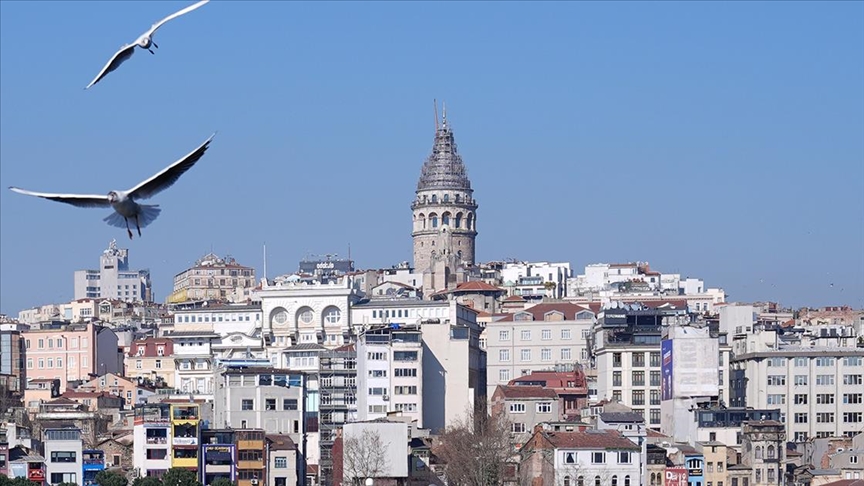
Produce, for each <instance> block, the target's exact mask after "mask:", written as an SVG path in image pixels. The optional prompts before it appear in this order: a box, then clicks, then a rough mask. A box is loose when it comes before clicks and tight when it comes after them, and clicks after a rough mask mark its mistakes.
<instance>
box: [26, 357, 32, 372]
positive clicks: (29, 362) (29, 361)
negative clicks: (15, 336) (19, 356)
mask: <svg viewBox="0 0 864 486" xmlns="http://www.w3.org/2000/svg"><path fill="white" fill-rule="evenodd" d="M27 369H28V370H32V369H33V358H27Z"/></svg>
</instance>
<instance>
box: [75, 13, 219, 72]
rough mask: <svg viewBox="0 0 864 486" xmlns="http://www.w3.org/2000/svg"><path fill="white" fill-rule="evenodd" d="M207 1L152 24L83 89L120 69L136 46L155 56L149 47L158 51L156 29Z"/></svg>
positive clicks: (123, 48)
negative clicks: (154, 36) (154, 39)
mask: <svg viewBox="0 0 864 486" xmlns="http://www.w3.org/2000/svg"><path fill="white" fill-rule="evenodd" d="M209 1H210V0H201V1H200V2H198V3H196V4H194V5H190V6H188V7H186V8H184V9H183V10H180V11H177V12H174V13H173V14H171V15H169V16H167V17H165V18H164V19H162V20H160V21H159V22H156V23H155V24H153V25H152V26H151V27H150V29H149V30H147V32H144V33H143V34H141V36H140V37H138V39H136V40H135V42H133V43H131V44H126V45H124V46H123V47H121V48H120V50H119V51H117V52H116V53H114V55H113V56H112V57H111V59H110V60H109V61H108V64H106V65H105V67H103V68H102V70H101V71H99V74H98V75H97V76H96V77H95V78H94V79H93V81H90V84H88V85H87V87H86V88H84V89H88V88H90V87H91V86H93V85H94V84H96V83H98V82H99V81H100V80H101V79H102V78H104V77H105V76H107V75H108V73H110V72H111V71H113V70H115V69H117V68H118V67H120V65H121V64H123V62H124V61H126V60H127V59H129V58H130V57H132V54H135V47H136V46H137V47H140V48H142V49H147V50H148V51H150V54H155V53H154V52H153V49H150V45H151V44H152V45H153V47H155V48H156V49H159V46H157V45H156V43H155V42H153V34H155V33H156V29H158V28H159V27H162V25H163V24H164V23H165V22H168V21H169V20H171V19H176V18H177V17H179V16H181V15H183V14H186V13H189V12H191V11H193V10H195V9H196V8H198V7H200V6H202V5H204V4H205V3H207V2H209Z"/></svg>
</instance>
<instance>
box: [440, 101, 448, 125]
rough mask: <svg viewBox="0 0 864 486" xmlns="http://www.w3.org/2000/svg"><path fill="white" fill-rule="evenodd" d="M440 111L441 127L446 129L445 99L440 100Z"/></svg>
mask: <svg viewBox="0 0 864 486" xmlns="http://www.w3.org/2000/svg"><path fill="white" fill-rule="evenodd" d="M441 112H442V114H441V124H442V125H443V128H444V129H445V130H446V129H447V102H446V101H442V102H441Z"/></svg>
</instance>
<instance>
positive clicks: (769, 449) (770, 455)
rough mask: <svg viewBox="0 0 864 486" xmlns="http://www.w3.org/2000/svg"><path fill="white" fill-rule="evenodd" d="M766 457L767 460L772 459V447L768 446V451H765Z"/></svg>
mask: <svg viewBox="0 0 864 486" xmlns="http://www.w3.org/2000/svg"><path fill="white" fill-rule="evenodd" d="M765 452H766V453H767V455H768V459H774V446H773V445H769V446H768V449H767V450H766V451H765Z"/></svg>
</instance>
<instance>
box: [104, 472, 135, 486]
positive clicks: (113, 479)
mask: <svg viewBox="0 0 864 486" xmlns="http://www.w3.org/2000/svg"><path fill="white" fill-rule="evenodd" d="M96 484H98V485H99V486H126V485H127V484H129V480H128V479H126V478H125V477H124V476H121V475H119V474H117V473H115V472H112V471H99V473H98V474H96Z"/></svg>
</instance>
